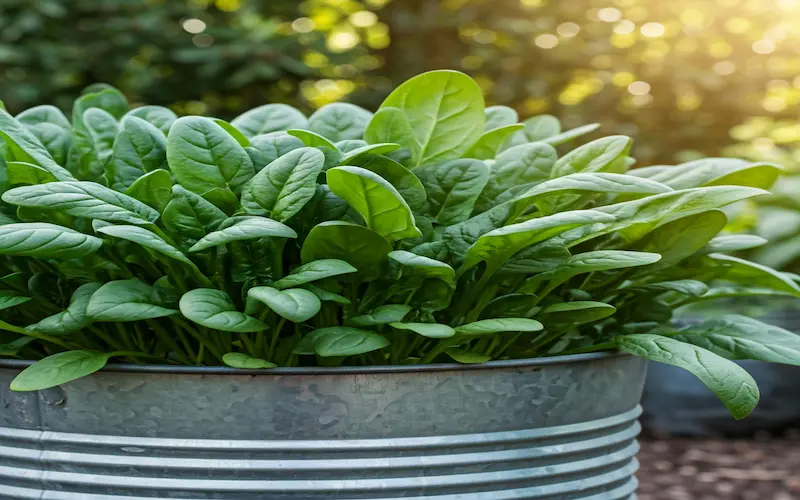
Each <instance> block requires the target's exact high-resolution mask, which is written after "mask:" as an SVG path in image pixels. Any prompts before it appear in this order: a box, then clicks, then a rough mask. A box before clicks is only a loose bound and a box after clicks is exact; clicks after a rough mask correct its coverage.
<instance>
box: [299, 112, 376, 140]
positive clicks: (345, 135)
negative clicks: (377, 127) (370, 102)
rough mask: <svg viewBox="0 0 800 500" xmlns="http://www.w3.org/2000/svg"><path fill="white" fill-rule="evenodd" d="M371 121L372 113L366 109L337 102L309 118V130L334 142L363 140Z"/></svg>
mask: <svg viewBox="0 0 800 500" xmlns="http://www.w3.org/2000/svg"><path fill="white" fill-rule="evenodd" d="M371 119H372V113H370V112H369V111H367V110H366V109H364V108H360V107H358V106H356V105H354V104H349V103H346V102H335V103H332V104H328V105H326V106H323V107H321V108H320V109H318V110H317V111H316V112H315V113H314V114H313V115H311V116H310V117H309V118H308V128H309V129H310V130H311V131H312V132H316V133H317V134H319V135H322V136H324V137H327V138H328V139H330V140H332V141H334V142H338V141H344V140H348V139H361V137H362V136H363V135H364V130H365V129H366V128H367V124H369V121H370V120H371ZM293 128H301V127H293Z"/></svg>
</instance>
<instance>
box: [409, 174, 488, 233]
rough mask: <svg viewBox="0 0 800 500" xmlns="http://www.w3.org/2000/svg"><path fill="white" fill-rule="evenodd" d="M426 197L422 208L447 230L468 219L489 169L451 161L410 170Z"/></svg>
mask: <svg viewBox="0 0 800 500" xmlns="http://www.w3.org/2000/svg"><path fill="white" fill-rule="evenodd" d="M414 174H416V175H417V177H419V179H420V180H421V181H422V184H423V185H424V186H425V191H426V192H427V194H428V203H427V206H426V208H425V210H426V212H427V213H428V214H430V215H431V216H432V217H433V218H434V219H435V220H436V222H438V223H439V224H441V225H444V226H451V225H453V224H457V223H459V222H463V221H465V220H467V219H469V218H470V215H471V214H472V210H473V208H474V207H475V203H476V202H477V200H478V197H479V196H480V194H481V192H482V191H483V189H484V187H486V184H487V183H488V182H489V167H488V166H486V163H484V162H482V161H479V160H470V159H460V160H452V161H449V162H446V163H443V164H439V165H427V166H424V167H420V168H417V169H414Z"/></svg>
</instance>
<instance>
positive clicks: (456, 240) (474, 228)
mask: <svg viewBox="0 0 800 500" xmlns="http://www.w3.org/2000/svg"><path fill="white" fill-rule="evenodd" d="M512 208H513V206H512V204H511V203H510V202H505V203H501V204H500V205H497V206H496V207H494V208H492V209H490V210H487V211H486V212H483V213H482V214H480V215H476V216H475V217H472V218H469V219H467V220H465V221H464V222H459V223H458V224H454V225H452V226H448V227H447V228H445V230H444V233H443V234H442V242H444V244H445V245H446V246H447V248H448V249H449V250H450V252H452V254H453V255H455V256H456V261H460V260H461V259H463V258H464V255H465V254H466V253H467V250H468V249H469V248H470V247H471V246H472V245H473V244H474V243H475V242H476V241H478V238H480V237H481V236H483V235H484V234H486V233H488V232H489V231H492V230H494V229H498V228H501V227H503V226H504V225H505V224H506V222H507V221H508V220H509V218H510V217H511V215H512V213H511V212H512ZM437 243H440V242H437ZM415 252H416V250H415ZM416 253H419V252H416Z"/></svg>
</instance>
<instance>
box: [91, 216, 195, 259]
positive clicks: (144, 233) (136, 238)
mask: <svg viewBox="0 0 800 500" xmlns="http://www.w3.org/2000/svg"><path fill="white" fill-rule="evenodd" d="M97 232H98V233H102V234H107V235H109V236H113V237H115V238H119V239H122V240H127V241H132V242H134V243H137V244H139V245H141V246H143V247H145V248H148V249H150V250H153V251H154V252H156V253H159V254H161V255H164V256H167V257H169V258H170V259H175V260H177V261H180V262H183V263H184V264H187V265H189V266H191V267H195V265H194V263H193V262H192V261H191V260H189V258H188V257H187V256H186V255H184V254H183V252H181V251H180V250H178V249H177V248H175V247H174V246H172V245H170V244H169V243H167V242H166V241H164V239H163V238H161V237H160V236H158V235H157V234H156V233H153V232H152V231H148V230H147V229H144V228H142V227H138V226H126V225H119V226H114V225H111V226H105V227H101V228H98V229H97Z"/></svg>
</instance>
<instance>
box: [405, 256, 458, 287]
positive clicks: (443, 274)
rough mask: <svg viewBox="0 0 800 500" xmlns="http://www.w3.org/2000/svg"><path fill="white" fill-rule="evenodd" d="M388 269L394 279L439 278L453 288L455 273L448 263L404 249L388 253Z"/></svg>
mask: <svg viewBox="0 0 800 500" xmlns="http://www.w3.org/2000/svg"><path fill="white" fill-rule="evenodd" d="M389 269H390V273H391V275H392V277H393V278H395V279H404V280H408V279H423V280H424V279H431V278H432V279H439V280H442V281H444V282H445V283H447V284H448V285H449V286H451V287H453V288H455V286H456V273H455V271H454V270H453V268H452V267H450V266H449V265H448V264H446V263H444V262H441V261H438V260H435V259H431V258H429V257H424V256H422V255H416V254H414V253H412V252H407V251H405V250H395V251H393V252H391V253H389Z"/></svg>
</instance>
